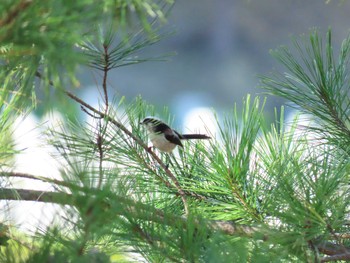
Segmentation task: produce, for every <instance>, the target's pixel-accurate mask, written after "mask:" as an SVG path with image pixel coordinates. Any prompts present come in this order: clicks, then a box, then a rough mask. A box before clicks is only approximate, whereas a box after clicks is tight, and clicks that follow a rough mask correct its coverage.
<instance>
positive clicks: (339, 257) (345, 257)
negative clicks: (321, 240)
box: [321, 253, 350, 262]
mask: <svg viewBox="0 0 350 263" xmlns="http://www.w3.org/2000/svg"><path fill="white" fill-rule="evenodd" d="M339 260H345V261H350V253H344V254H337V255H334V256H329V257H324V258H321V262H330V261H339Z"/></svg>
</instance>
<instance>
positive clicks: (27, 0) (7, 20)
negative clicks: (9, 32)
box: [0, 0, 33, 27]
mask: <svg viewBox="0 0 350 263" xmlns="http://www.w3.org/2000/svg"><path fill="white" fill-rule="evenodd" d="M32 3H33V0H22V1H21V2H19V3H18V4H17V6H15V7H14V8H13V9H12V10H11V11H10V12H8V13H7V16H5V17H4V18H3V19H1V20H0V27H4V26H6V25H9V24H11V23H12V21H13V20H14V19H16V17H17V16H18V15H19V14H20V13H22V12H23V11H24V10H25V9H26V8H28V7H29V6H30V5H31V4H32Z"/></svg>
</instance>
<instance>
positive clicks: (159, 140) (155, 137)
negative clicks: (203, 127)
mask: <svg viewBox="0 0 350 263" xmlns="http://www.w3.org/2000/svg"><path fill="white" fill-rule="evenodd" d="M141 124H143V125H145V126H146V128H147V130H148V132H149V138H150V140H151V142H152V144H153V146H154V147H156V148H157V149H159V150H160V151H163V152H167V153H170V152H171V151H172V150H174V148H175V147H176V145H179V146H181V147H183V145H182V143H181V140H191V139H210V137H209V136H207V135H204V134H180V133H178V132H177V131H175V130H173V129H172V128H170V127H169V126H168V125H167V124H165V123H164V122H162V121H161V120H159V119H157V118H154V117H146V118H145V119H143V121H142V122H141Z"/></svg>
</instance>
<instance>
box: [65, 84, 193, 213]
mask: <svg viewBox="0 0 350 263" xmlns="http://www.w3.org/2000/svg"><path fill="white" fill-rule="evenodd" d="M65 93H66V94H67V96H68V97H70V98H71V99H73V100H75V101H76V102H78V103H79V104H80V105H82V106H84V107H85V108H87V109H89V110H91V111H92V112H93V113H95V114H97V115H98V116H100V117H101V118H103V119H105V120H107V121H109V122H110V123H112V124H114V125H115V126H116V127H117V128H119V129H121V130H122V131H123V132H124V133H125V134H126V135H127V136H128V137H130V138H131V139H132V140H134V141H135V142H136V143H137V144H138V145H140V146H141V147H142V148H143V149H144V150H145V151H147V152H148V153H149V154H150V155H151V157H152V158H153V159H154V160H155V161H156V162H157V163H158V164H159V165H160V167H161V168H162V169H163V170H164V171H165V173H166V174H167V175H168V177H169V178H170V179H171V180H172V181H173V183H174V185H175V187H176V189H177V191H178V193H179V195H180V197H181V199H182V202H183V204H184V209H185V214H186V215H188V213H189V210H188V204H187V200H186V193H185V191H184V190H183V189H182V188H181V185H180V183H179V181H178V180H177V179H176V177H175V175H174V174H173V173H172V172H171V171H170V170H169V168H168V166H167V165H166V164H165V163H164V162H163V161H162V160H161V159H160V158H159V157H158V156H157V155H156V154H155V152H153V151H152V150H151V149H149V147H148V146H147V145H146V144H145V143H144V142H143V141H142V140H141V139H140V138H139V137H137V136H136V135H134V134H133V133H132V132H130V131H129V130H128V129H127V128H126V127H125V126H124V125H122V124H121V123H120V122H118V121H117V120H115V119H113V118H112V117H110V116H109V115H107V114H105V113H103V112H101V111H99V110H96V109H95V108H94V107H92V106H91V105H89V104H88V103H86V102H84V101H83V100H81V99H80V98H78V97H77V96H75V95H74V94H72V93H71V92H69V91H65ZM166 186H167V187H169V185H168V184H167V185H166Z"/></svg>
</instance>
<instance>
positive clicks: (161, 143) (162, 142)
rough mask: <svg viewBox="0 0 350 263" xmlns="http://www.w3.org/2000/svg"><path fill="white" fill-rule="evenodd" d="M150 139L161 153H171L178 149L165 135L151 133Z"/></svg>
mask: <svg viewBox="0 0 350 263" xmlns="http://www.w3.org/2000/svg"><path fill="white" fill-rule="evenodd" d="M149 139H150V140H151V142H152V144H153V146H154V147H156V148H158V149H159V150H160V151H163V152H168V153H170V152H171V151H172V150H174V148H175V147H176V144H174V143H172V142H169V141H168V140H167V139H166V138H165V137H164V134H155V133H151V134H150V135H149Z"/></svg>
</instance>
